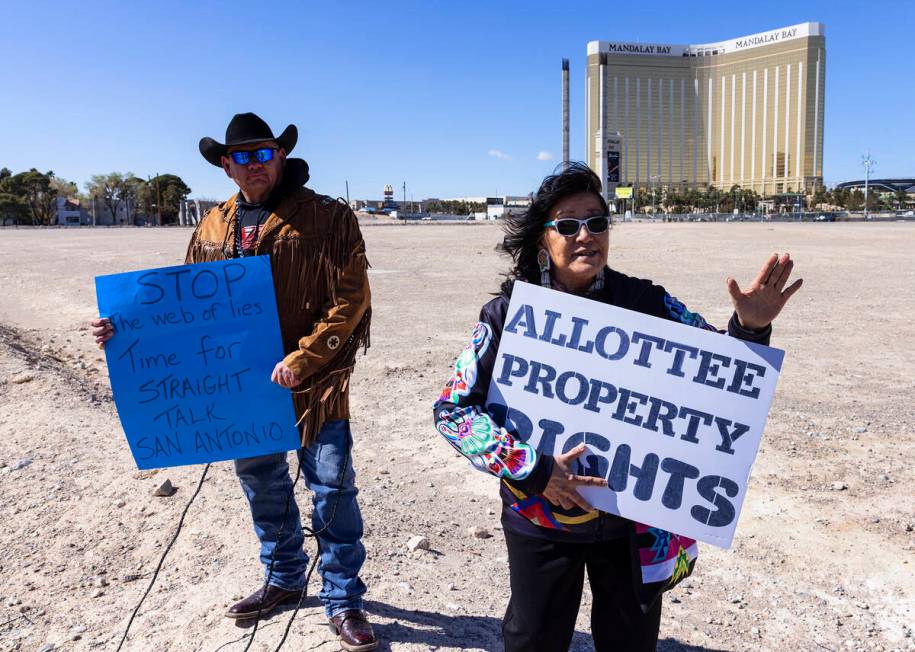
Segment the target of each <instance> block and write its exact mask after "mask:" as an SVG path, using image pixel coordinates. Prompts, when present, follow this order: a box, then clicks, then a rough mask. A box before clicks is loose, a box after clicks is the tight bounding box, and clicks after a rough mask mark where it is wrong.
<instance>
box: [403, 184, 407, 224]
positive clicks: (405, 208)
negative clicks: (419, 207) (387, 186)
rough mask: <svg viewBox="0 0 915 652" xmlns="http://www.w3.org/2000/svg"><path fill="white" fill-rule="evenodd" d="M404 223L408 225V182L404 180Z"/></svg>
mask: <svg viewBox="0 0 915 652" xmlns="http://www.w3.org/2000/svg"><path fill="white" fill-rule="evenodd" d="M403 224H404V226H406V225H407V182H406V181H404V182H403Z"/></svg>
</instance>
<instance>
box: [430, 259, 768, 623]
mask: <svg viewBox="0 0 915 652" xmlns="http://www.w3.org/2000/svg"><path fill="white" fill-rule="evenodd" d="M586 297H587V298H588V299H592V300H595V301H600V302H601V303H606V304H610V305H614V306H618V307H620V308H625V309H627V310H632V311H635V312H640V313H643V314H647V315H652V316H654V317H660V318H663V319H670V320H672V321H676V322H680V323H683V324H687V325H690V326H695V327H697V328H704V329H707V330H711V331H717V329H715V328H714V327H712V326H710V325H709V324H708V323H707V322H706V321H705V319H703V318H702V316H701V315H699V314H697V313H693V312H690V311H689V310H687V309H686V307H685V306H684V305H683V304H682V303H681V302H680V301H678V300H677V299H676V298H675V297H673V296H671V295H670V294H668V293H667V292H666V291H665V290H664V288H663V287H661V286H659V285H655V284H653V283H652V282H651V281H648V280H645V279H638V278H633V277H630V276H626V275H625V274H622V273H620V272H616V271H614V270H611V269H609V268H605V269H604V284H603V287H602V288H601V289H599V290H594V291H591V292H590V293H589V294H587V295H586ZM510 299H511V296H510V294H505V293H503V294H501V295H500V296H498V297H496V298H495V299H493V300H492V301H490V302H489V303H487V304H486V305H485V306H483V308H482V310H481V311H480V319H479V322H478V323H477V325H476V326H475V327H474V330H473V334H472V336H471V341H470V343H469V344H468V345H467V346H466V347H465V349H464V351H463V352H462V353H461V355H460V356H459V357H458V359H457V360H456V362H455V366H454V371H453V374H452V377H451V378H450V380H449V381H448V383H447V385H446V386H445V388H444V390H443V391H442V394H441V396H440V397H439V399H438V400H437V401H436V403H435V405H434V407H433V414H434V419H435V425H436V428H437V429H438V431H439V433H440V434H442V435H443V436H444V437H445V438H446V439H447V441H448V442H449V443H450V444H451V445H452V446H453V447H454V448H455V449H457V450H458V452H460V453H461V454H462V455H464V456H465V457H467V458H468V459H469V460H470V462H471V463H472V464H473V465H474V466H475V467H477V468H478V469H479V470H481V471H484V472H487V473H490V474H492V475H495V476H497V477H499V478H500V479H501V487H500V494H501V497H502V505H503V509H502V523H503V527H505V529H507V530H511V531H512V532H515V533H518V534H522V535H527V536H532V537H540V538H547V539H552V540H558V541H569V542H582V543H590V542H595V541H603V540H608V539H613V538H618V537H623V536H628V537H630V539H631V542H632V545H631V548H632V552H633V563H634V565H635V566H636V567H639V566H641V578H642V588H641V591H640V594H641V596H642V602H643V604H645V605H647V604H650V603H651V602H652V601H653V600H654V599H655V598H656V597H657V595H659V594H660V592H661V591H663V590H667V589H669V588H671V587H672V586H674V585H675V584H676V583H677V582H679V581H680V580H681V579H683V578H684V577H686V576H687V575H688V574H689V573H690V572H691V570H692V566H693V564H694V563H695V558H696V554H697V547H696V544H695V542H694V541H693V540H692V539H688V538H686V537H681V536H678V535H676V534H672V533H669V532H665V531H663V530H660V529H658V528H651V527H648V526H646V525H642V524H639V523H634V522H633V521H630V520H628V519H625V518H622V517H620V516H616V515H614V514H608V513H606V512H601V511H594V512H585V511H584V510H582V509H580V508H578V507H575V508H573V509H568V510H567V509H563V508H562V507H560V506H558V505H554V504H552V503H550V502H549V501H547V500H546V499H545V498H544V497H543V495H542V492H543V490H544V489H545V487H546V485H547V483H548V481H549V479H550V475H551V473H552V470H553V458H552V456H550V455H545V454H540V453H538V452H537V451H536V450H534V449H533V448H532V447H530V446H528V445H527V444H526V443H524V442H523V441H521V439H520V437H519V436H518V433H516V432H513V431H511V430H510V429H506V427H505V415H504V414H494V413H493V411H492V410H487V409H486V395H487V392H488V389H489V385H490V380H491V378H492V372H493V368H494V367H495V363H496V354H497V351H498V349H499V341H500V338H501V334H502V328H503V326H504V324H505V319H506V313H507V311H508V305H509V301H510ZM771 330H772V329H771V327H767V328H766V329H764V330H762V331H751V330H747V329H745V328H743V327H742V326H741V325H740V323H739V322H738V321H737V316H736V314H735V315H732V317H731V319H730V322H729V323H728V329H727V333H728V335H731V336H733V337H737V338H739V339H742V340H746V341H750V342H755V343H758V344H768V343H769V337H770V335H771ZM718 332H721V331H718ZM509 427H510V425H509ZM659 550H663V552H662V554H658V553H659Z"/></svg>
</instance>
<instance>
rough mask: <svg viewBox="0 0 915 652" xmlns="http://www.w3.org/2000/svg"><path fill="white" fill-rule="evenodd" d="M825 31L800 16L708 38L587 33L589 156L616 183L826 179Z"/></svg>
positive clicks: (798, 183)
mask: <svg viewBox="0 0 915 652" xmlns="http://www.w3.org/2000/svg"><path fill="white" fill-rule="evenodd" d="M825 64H826V37H825V26H824V25H823V24H822V23H802V24H800V25H794V26H791V27H784V28H780V29H776V30H771V31H768V32H762V33H759V34H753V35H750V36H742V37H739V38H735V39H731V40H729V41H722V42H720V43H710V44H705V45H661V44H647V43H617V42H608V41H592V42H590V43H588V64H587V65H588V72H587V86H586V87H587V91H586V93H587V97H586V106H587V133H588V135H589V137H588V138H587V143H588V144H587V148H588V152H587V162H588V165H589V166H591V168H592V169H593V170H595V171H597V173H598V174H599V175H600V176H601V178H602V179H604V180H605V186H606V187H607V188H608V191H610V192H612V190H613V188H614V187H615V186H616V185H618V184H632V185H634V186H636V187H640V186H644V187H649V186H651V185H655V184H657V185H660V186H686V187H695V186H705V185H706V184H708V185H710V186H713V187H717V188H722V189H728V188H730V187H731V186H733V185H739V186H741V187H742V188H748V189H752V190H755V191H756V192H758V193H760V194H762V195H771V194H774V193H782V192H799V191H800V192H812V191H813V190H814V189H815V188H816V187H817V186H821V185H822V183H823V112H824V111H823V109H824V107H823V100H824V96H825V93H824V87H825V81H826V68H825Z"/></svg>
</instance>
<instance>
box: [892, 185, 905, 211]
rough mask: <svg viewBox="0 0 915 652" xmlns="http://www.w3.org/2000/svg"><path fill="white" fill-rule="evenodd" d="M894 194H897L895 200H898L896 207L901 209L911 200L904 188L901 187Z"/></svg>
mask: <svg viewBox="0 0 915 652" xmlns="http://www.w3.org/2000/svg"><path fill="white" fill-rule="evenodd" d="M893 194H894V195H895V196H894V200H895V202H896V208H897V209H899V210H902V209H903V208H905V205H906V202H907V201H908V200H909V195H908V194H907V193H906V191H905V190H903V189H902V188H899V189H897V190H896V192H895V193H893Z"/></svg>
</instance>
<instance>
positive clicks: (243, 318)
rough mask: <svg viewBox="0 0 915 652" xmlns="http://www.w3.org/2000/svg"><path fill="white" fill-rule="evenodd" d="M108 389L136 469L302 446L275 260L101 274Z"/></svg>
mask: <svg viewBox="0 0 915 652" xmlns="http://www.w3.org/2000/svg"><path fill="white" fill-rule="evenodd" d="M95 290H96V296H97V298H98V307H99V315H101V316H102V317H108V318H109V319H110V320H111V322H112V324H113V325H114V328H115V335H114V337H112V338H111V339H110V340H109V341H108V342H107V343H106V344H105V358H106V359H107V362H108V374H109V377H110V379H111V389H112V393H113V394H114V402H115V405H116V406H117V410H118V415H119V416H120V418H121V425H122V426H123V428H124V433H125V434H126V436H127V442H128V443H129V444H130V450H131V451H132V452H133V457H134V460H136V463H137V467H139V468H141V469H152V468H159V467H165V466H179V465H183V464H199V463H202V462H216V461H220V460H231V459H238V458H243V457H253V456H256V455H265V454H268V453H277V452H282V451H288V450H292V449H295V448H298V447H299V445H300V438H299V432H298V429H297V428H296V426H295V422H296V418H295V411H294V409H293V405H292V398H291V395H290V393H289V390H288V389H283V388H282V387H280V386H279V385H276V384H274V383H272V382H271V381H270V374H271V372H272V371H273V367H274V366H275V365H276V363H277V362H279V361H280V360H282V358H283V347H282V340H281V338H280V330H279V320H278V317H277V311H276V298H275V296H274V293H273V278H272V275H271V272H270V259H269V257H267V256H255V257H250V258H243V259H237V260H228V261H220V262H212V263H198V264H196V265H180V266H177V267H163V268H160V269H148V270H141V271H137V272H128V273H125V274H112V275H109V276H97V277H96V278H95Z"/></svg>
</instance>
